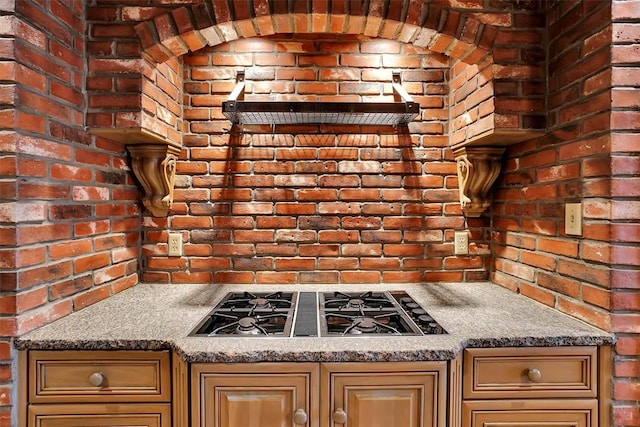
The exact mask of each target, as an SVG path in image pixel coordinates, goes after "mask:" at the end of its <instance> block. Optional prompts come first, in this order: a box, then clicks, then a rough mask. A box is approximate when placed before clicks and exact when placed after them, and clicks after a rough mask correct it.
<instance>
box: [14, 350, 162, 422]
mask: <svg viewBox="0 0 640 427" xmlns="http://www.w3.org/2000/svg"><path fill="white" fill-rule="evenodd" d="M22 359H23V360H25V359H26V363H27V365H28V371H27V375H26V378H25V379H24V381H25V382H26V384H27V393H26V394H27V395H26V398H25V399H26V401H27V402H26V403H27V412H26V425H27V426H28V427H62V426H65V427H76V426H77V427H102V426H105V427H107V426H109V427H111V426H134V425H135V426H140V427H170V426H171V405H170V402H171V377H170V375H171V374H170V372H171V371H170V362H169V352H152V351H114V352H106V351H30V352H29V353H28V356H26V357H23V358H22ZM23 424H24V422H23Z"/></svg>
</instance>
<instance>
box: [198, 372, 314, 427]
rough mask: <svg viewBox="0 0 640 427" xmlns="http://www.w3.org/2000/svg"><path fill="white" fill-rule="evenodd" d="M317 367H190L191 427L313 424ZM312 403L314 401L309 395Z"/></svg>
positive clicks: (281, 426) (273, 426)
mask: <svg viewBox="0 0 640 427" xmlns="http://www.w3.org/2000/svg"><path fill="white" fill-rule="evenodd" d="M317 369H318V368H317V365H316V364H304V363H302V364H260V365H258V366H256V365H194V367H193V371H192V387H193V388H192V396H193V420H194V425H198V426H201V427H292V426H294V425H297V426H307V427H310V426H315V421H311V420H312V419H314V418H317V415H318V414H317V409H316V404H315V403H313V402H312V400H311V399H312V392H311V390H312V388H317V387H318V385H317ZM313 399H314V400H315V399H317V396H315V393H313Z"/></svg>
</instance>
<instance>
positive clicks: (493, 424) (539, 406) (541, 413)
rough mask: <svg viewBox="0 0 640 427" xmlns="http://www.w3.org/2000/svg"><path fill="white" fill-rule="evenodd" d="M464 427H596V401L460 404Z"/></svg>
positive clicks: (494, 401)
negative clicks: (461, 405)
mask: <svg viewBox="0 0 640 427" xmlns="http://www.w3.org/2000/svg"><path fill="white" fill-rule="evenodd" d="M462 425H463V426H465V427H505V426H518V427H597V425H598V401H597V400H595V399H581V400H571V399H566V400H549V399H546V400H491V401H482V400H476V401H470V402H464V403H463V411H462Z"/></svg>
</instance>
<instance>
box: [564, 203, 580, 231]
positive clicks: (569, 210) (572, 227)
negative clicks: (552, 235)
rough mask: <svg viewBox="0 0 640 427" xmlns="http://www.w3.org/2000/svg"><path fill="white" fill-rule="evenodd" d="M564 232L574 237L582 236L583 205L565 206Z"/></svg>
mask: <svg viewBox="0 0 640 427" xmlns="http://www.w3.org/2000/svg"><path fill="white" fill-rule="evenodd" d="M564 232H565V234H569V235H572V236H582V203H567V204H566V205H565V207H564Z"/></svg>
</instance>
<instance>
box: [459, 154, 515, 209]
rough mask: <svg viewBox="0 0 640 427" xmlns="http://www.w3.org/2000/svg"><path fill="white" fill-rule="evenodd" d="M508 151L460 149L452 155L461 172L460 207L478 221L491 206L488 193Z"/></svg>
mask: <svg viewBox="0 0 640 427" xmlns="http://www.w3.org/2000/svg"><path fill="white" fill-rule="evenodd" d="M504 151H505V147H473V146H472V147H461V148H459V149H457V150H454V151H453V155H454V157H455V160H456V163H457V170H458V186H459V191H460V205H461V206H462V211H463V212H464V214H465V215H466V216H470V217H478V216H480V214H482V212H484V211H485V210H486V209H487V208H488V207H489V206H490V205H491V195H490V193H489V191H490V190H491V186H492V185H493V183H494V182H495V180H496V178H498V175H499V174H500V169H501V163H502V154H503V153H504Z"/></svg>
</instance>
